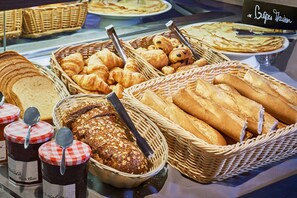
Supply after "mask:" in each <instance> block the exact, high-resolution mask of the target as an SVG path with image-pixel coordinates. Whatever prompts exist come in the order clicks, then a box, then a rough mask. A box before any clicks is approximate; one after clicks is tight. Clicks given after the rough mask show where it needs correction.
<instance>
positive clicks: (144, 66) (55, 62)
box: [50, 40, 159, 94]
mask: <svg viewBox="0 0 297 198" xmlns="http://www.w3.org/2000/svg"><path fill="white" fill-rule="evenodd" d="M121 44H122V46H123V50H124V52H125V54H126V55H127V57H128V58H133V59H134V60H135V62H136V64H137V66H138V69H139V71H140V73H142V74H143V75H144V76H145V78H146V79H151V78H155V77H158V76H159V73H157V72H156V71H155V70H154V68H153V66H151V65H150V64H148V63H147V62H144V60H143V59H141V58H140V57H139V56H136V55H135V51H134V50H133V49H132V48H131V46H129V45H128V44H126V43H125V42H121ZM104 48H107V49H109V50H110V51H112V52H114V53H116V54H117V52H116V49H115V47H114V45H113V43H112V42H111V41H110V40H107V41H98V42H91V43H86V44H78V45H72V46H66V47H63V48H60V49H58V50H57V51H55V52H53V53H52V56H51V60H50V63H51V68H52V70H53V71H54V72H55V73H56V75H57V76H58V77H59V78H60V79H61V80H62V81H63V82H64V84H65V85H66V86H67V88H68V90H69V92H70V93H71V94H77V93H85V94H89V93H90V92H89V91H87V90H85V89H83V88H81V87H80V86H78V85H77V84H76V83H75V82H74V81H73V80H72V79H71V78H70V77H69V76H68V75H67V74H66V73H65V72H64V70H63V69H62V67H61V65H60V61H61V60H62V59H63V58H65V57H66V56H68V55H70V54H73V53H76V52H80V53H81V54H82V55H83V58H84V59H87V58H88V57H90V56H91V55H93V54H95V53H96V52H97V51H99V50H102V49H104Z"/></svg>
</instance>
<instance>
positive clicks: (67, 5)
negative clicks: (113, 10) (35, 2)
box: [23, 0, 88, 11]
mask: <svg viewBox="0 0 297 198" xmlns="http://www.w3.org/2000/svg"><path fill="white" fill-rule="evenodd" d="M87 3H88V0H82V1H81V2H79V1H73V2H62V3H59V5H57V6H55V7H46V6H33V7H28V8H23V11H30V10H33V11H34V10H53V9H60V8H65V7H72V6H77V5H81V4H87Z"/></svg>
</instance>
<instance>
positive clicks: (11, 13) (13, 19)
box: [0, 9, 22, 40]
mask: <svg viewBox="0 0 297 198" xmlns="http://www.w3.org/2000/svg"><path fill="white" fill-rule="evenodd" d="M4 12H5V17H6V38H8V39H10V38H18V37H19V36H20V35H21V33H22V9H17V10H8V11H2V12H0V40H2V39H3V36H4V24H3V17H4Z"/></svg>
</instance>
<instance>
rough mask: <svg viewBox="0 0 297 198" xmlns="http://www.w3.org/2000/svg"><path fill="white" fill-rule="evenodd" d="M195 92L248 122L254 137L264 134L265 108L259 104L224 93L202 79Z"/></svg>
mask: <svg viewBox="0 0 297 198" xmlns="http://www.w3.org/2000/svg"><path fill="white" fill-rule="evenodd" d="M195 92H196V94H198V95H200V96H201V97H203V98H207V99H209V100H211V101H213V102H214V103H216V104H218V105H220V106H222V107H224V108H225V109H228V110H230V111H232V112H234V113H235V114H236V115H238V116H239V117H240V118H242V119H243V120H247V122H248V124H247V129H248V130H249V131H250V132H252V133H253V134H254V135H259V134H261V133H262V125H263V114H264V108H263V106H262V105H260V104H259V103H257V102H255V101H253V100H250V99H248V98H246V97H243V96H241V95H240V94H236V93H235V94H234V93H232V92H227V91H224V90H222V89H220V88H218V87H216V86H215V85H213V84H211V83H209V82H207V81H205V80H202V79H198V80H197V82H196V89H195Z"/></svg>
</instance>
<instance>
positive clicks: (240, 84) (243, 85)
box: [214, 74, 297, 124]
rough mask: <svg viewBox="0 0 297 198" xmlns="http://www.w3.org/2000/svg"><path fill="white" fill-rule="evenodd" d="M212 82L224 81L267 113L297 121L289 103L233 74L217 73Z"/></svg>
mask: <svg viewBox="0 0 297 198" xmlns="http://www.w3.org/2000/svg"><path fill="white" fill-rule="evenodd" d="M214 83H215V84H219V83H225V84H228V85H229V86H232V87H234V88H235V89H236V90H237V91H238V92H239V93H240V94H241V95H243V96H246V97H248V98H250V99H252V100H254V101H256V102H258V103H260V104H262V105H263V106H264V108H265V110H266V111H267V112H268V113H269V114H271V115H272V116H273V117H275V118H276V119H278V120H281V121H282V122H284V123H287V124H294V123H296V122H297V111H296V110H295V109H294V108H293V107H292V106H291V105H289V104H288V103H286V102H284V101H283V100H281V99H280V98H278V97H274V96H273V95H271V94H268V93H266V92H265V91H262V90H261V89H259V88H256V87H253V86H252V85H250V84H249V83H247V82H245V81H244V80H242V79H240V78H238V77H236V76H234V75H231V74H219V75H217V76H216V77H215V78H214Z"/></svg>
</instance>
